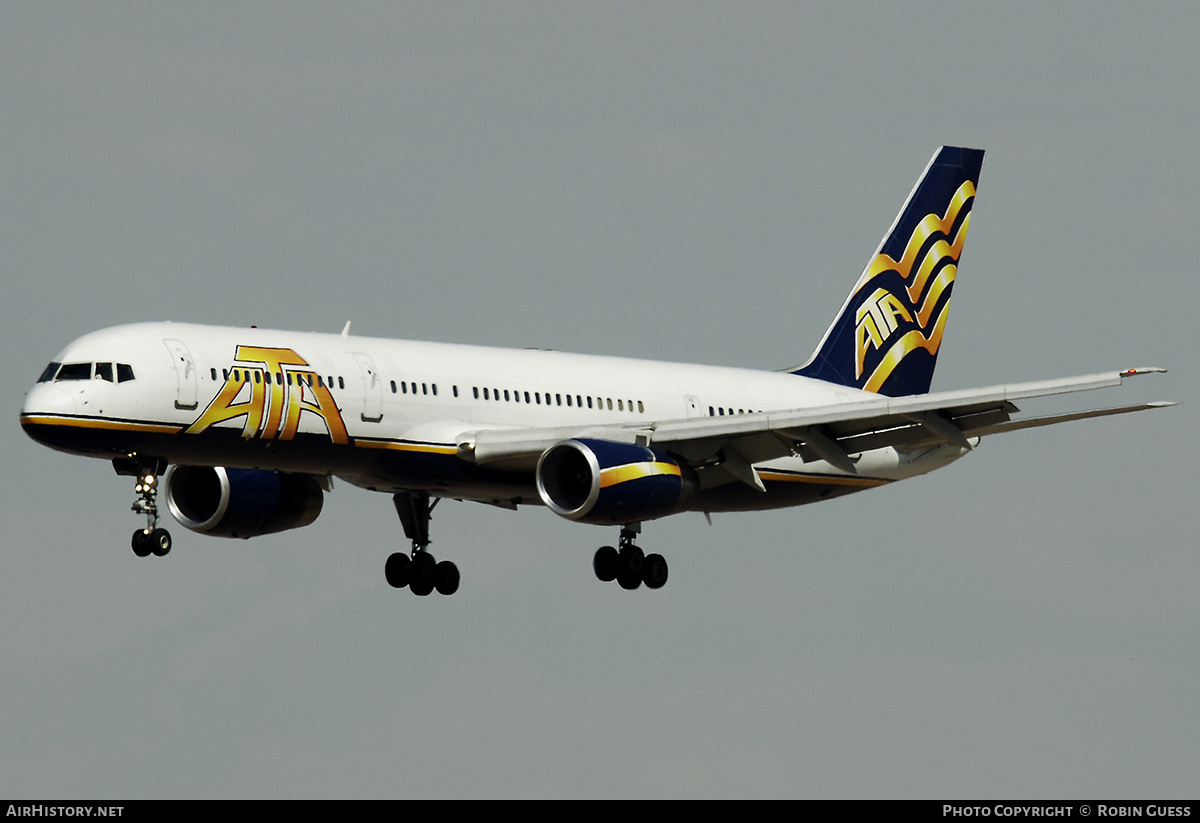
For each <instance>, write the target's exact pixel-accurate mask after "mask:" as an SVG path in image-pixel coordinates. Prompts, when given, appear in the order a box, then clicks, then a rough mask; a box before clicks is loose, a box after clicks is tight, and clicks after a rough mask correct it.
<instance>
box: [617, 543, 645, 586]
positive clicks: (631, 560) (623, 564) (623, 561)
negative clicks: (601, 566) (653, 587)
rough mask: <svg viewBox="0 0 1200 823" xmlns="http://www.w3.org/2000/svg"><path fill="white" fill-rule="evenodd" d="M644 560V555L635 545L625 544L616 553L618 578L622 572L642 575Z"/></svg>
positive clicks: (636, 575)
mask: <svg viewBox="0 0 1200 823" xmlns="http://www.w3.org/2000/svg"><path fill="white" fill-rule="evenodd" d="M645 562H646V555H645V554H643V553H642V550H641V549H639V548H638V547H637V546H626V547H625V548H623V549H621V551H620V553H619V554H618V555H617V577H618V579H619V578H620V576H621V573H622V572H624V573H626V574H629V575H633V576H635V577H638V578H640V577H641V576H642V566H643V564H645Z"/></svg>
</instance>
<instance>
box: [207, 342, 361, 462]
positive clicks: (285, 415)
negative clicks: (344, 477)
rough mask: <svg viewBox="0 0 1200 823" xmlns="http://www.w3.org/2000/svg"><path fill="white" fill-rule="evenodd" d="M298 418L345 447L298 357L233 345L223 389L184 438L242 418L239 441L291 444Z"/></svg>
mask: <svg viewBox="0 0 1200 823" xmlns="http://www.w3.org/2000/svg"><path fill="white" fill-rule="evenodd" d="M302 415H315V416H316V417H318V418H320V419H321V422H322V423H324V425H325V428H326V430H327V431H328V432H329V438H330V439H331V440H332V441H333V442H334V443H343V444H346V443H349V442H350V436H349V435H348V434H347V433H346V424H345V422H343V420H342V415H341V412H340V411H338V407H337V403H336V402H334V399H333V395H332V394H331V393H330V391H329V388H328V387H327V386H326V385H325V383H324V381H323V380H322V379H321V378H320V377H318V376H317V374H316V372H314V371H313V370H312V369H311V368H310V367H309V365H308V362H307V361H305V360H304V358H302V357H300V355H298V354H296V352H294V351H292V350H291V349H282V348H267V347H264V346H238V347H237V353H236V355H235V360H234V367H233V368H232V369H230V370H229V373H228V377H226V379H225V385H223V386H222V387H221V390H220V391H218V392H217V396H216V397H214V398H213V399H212V402H211V403H209V404H208V408H206V409H205V410H204V413H203V414H201V415H200V416H199V417H198V418H196V422H194V423H192V425H191V426H189V427H188V429H187V433H188V434H199V433H200V432H202V431H205V430H207V429H209V428H211V427H213V426H215V425H216V424H218V423H223V422H225V421H226V420H236V419H237V418H239V417H245V418H246V420H245V423H244V424H243V426H242V437H247V438H260V439H263V440H291V439H292V438H294V437H295V436H296V433H297V432H298V431H299V430H300V421H301V420H302V419H305V418H303V417H302Z"/></svg>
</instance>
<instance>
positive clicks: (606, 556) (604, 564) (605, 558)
mask: <svg viewBox="0 0 1200 823" xmlns="http://www.w3.org/2000/svg"><path fill="white" fill-rule="evenodd" d="M592 571H594V572H595V573H596V577H597V578H598V579H599V580H600V582H602V583H611V582H612V581H613V580H616V579H617V550H616V549H614V548H613V547H612V546H601V547H600V548H598V549H596V556H595V557H593V558H592Z"/></svg>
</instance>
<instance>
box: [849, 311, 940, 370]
mask: <svg viewBox="0 0 1200 823" xmlns="http://www.w3.org/2000/svg"><path fill="white" fill-rule="evenodd" d="M949 310H950V301H949V300H947V301H946V303H945V305H943V306H942V311H941V313H940V314H939V315H938V318H937V323H936V324H935V325H934V327H933V333H932V334H931V335H929V336H928V337H926V336H925V335H924V333H922V331H921V330H920V329H912V330H911V331H908V332H905V334H904V336H903V337H901V338H900V339H899V340H897V341H896V342H895V343H894V344H892V346H891V347H890V348H889V349H888V351H887V354H885V355H884V356H883V360H881V361H880V362H879V365H878V366H876V367H875V371H873V372H871V376H870V377H869V378H868V379H867V382H866V383H865V384H864V385H863V391H869V392H878V391H879V389H880V387H881V386H883V384H884V382H885V381H886V380H887V379H888V377H890V376H891V374H892V371H893V370H895V368H896V367H897V366H899V365H900V361H901V360H903V359H904V358H905V357H907V356H908V353H909V352H912V351H916V350H917V349H925V350H926V351H927V352H929V353H930V354H934V355H936V354H937V353H938V347H939V346H941V345H942V334H943V332H945V331H946V316H947V315H948V314H949V313H950V312H949Z"/></svg>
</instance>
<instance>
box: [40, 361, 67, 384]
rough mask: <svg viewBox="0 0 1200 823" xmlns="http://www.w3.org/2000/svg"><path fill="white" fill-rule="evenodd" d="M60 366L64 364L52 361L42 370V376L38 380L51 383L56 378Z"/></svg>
mask: <svg viewBox="0 0 1200 823" xmlns="http://www.w3.org/2000/svg"><path fill="white" fill-rule="evenodd" d="M60 366H62V363H51V364H50V365H49V366H47V367H46V370H45V371H43V372H42V376H41V377H39V378H38V379H37V381H38V382H39V383H49V382H50V381H51V380H53V379H54V375H55V374H57V373H58V369H59V367H60Z"/></svg>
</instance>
